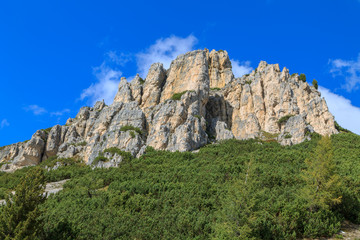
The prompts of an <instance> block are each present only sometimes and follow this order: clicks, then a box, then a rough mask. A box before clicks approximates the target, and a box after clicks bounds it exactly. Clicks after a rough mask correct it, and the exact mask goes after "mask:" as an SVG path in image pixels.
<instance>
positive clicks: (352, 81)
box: [329, 54, 360, 92]
mask: <svg viewBox="0 0 360 240" xmlns="http://www.w3.org/2000/svg"><path fill="white" fill-rule="evenodd" d="M329 63H330V64H331V65H332V67H331V69H330V72H331V73H333V74H334V75H341V76H344V77H345V81H346V83H345V85H343V87H344V88H345V89H346V90H347V91H348V92H351V91H353V90H357V89H359V85H360V54H359V55H358V58H357V60H355V61H354V60H342V59H335V60H330V61H329Z"/></svg>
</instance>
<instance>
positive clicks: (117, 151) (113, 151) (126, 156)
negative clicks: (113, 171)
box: [104, 147, 133, 161]
mask: <svg viewBox="0 0 360 240" xmlns="http://www.w3.org/2000/svg"><path fill="white" fill-rule="evenodd" d="M105 152H107V153H111V154H112V155H114V154H117V155H119V156H122V157H123V160H125V161H130V160H131V159H133V156H132V155H131V153H129V152H125V151H122V150H120V149H118V148H116V147H112V148H107V149H105V150H104V153H105Z"/></svg>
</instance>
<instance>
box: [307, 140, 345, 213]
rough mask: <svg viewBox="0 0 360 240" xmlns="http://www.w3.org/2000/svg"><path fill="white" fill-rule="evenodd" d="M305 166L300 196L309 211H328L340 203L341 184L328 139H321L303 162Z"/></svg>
mask: <svg viewBox="0 0 360 240" xmlns="http://www.w3.org/2000/svg"><path fill="white" fill-rule="evenodd" d="M305 165H306V169H305V170H304V171H303V175H302V177H303V178H304V180H305V182H306V185H305V187H304V188H303V194H302V196H303V197H305V198H306V200H307V202H308V204H309V209H310V211H311V212H314V211H318V210H319V209H321V208H323V209H329V208H330V207H332V206H334V205H336V204H339V203H341V198H342V197H341V195H340V193H339V192H340V187H341V182H340V177H339V175H338V174H336V173H335V168H336V165H335V164H334V163H333V148H332V144H331V139H330V137H328V136H325V137H322V138H321V140H320V141H319V143H318V145H317V147H316V148H315V150H314V152H313V153H312V154H311V155H310V157H309V158H307V159H306V160H305Z"/></svg>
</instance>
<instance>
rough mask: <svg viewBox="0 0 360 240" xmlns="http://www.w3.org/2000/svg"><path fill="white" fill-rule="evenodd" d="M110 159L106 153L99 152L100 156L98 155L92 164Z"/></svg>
mask: <svg viewBox="0 0 360 240" xmlns="http://www.w3.org/2000/svg"><path fill="white" fill-rule="evenodd" d="M108 161H109V159H107V158H106V157H104V154H103V153H102V152H100V153H99V156H97V157H96V158H95V159H94V161H92V163H91V164H92V165H96V164H98V163H99V162H108Z"/></svg>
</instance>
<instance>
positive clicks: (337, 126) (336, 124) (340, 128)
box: [335, 121, 350, 133]
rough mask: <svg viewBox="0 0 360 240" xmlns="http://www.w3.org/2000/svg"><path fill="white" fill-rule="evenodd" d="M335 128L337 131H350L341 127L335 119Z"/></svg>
mask: <svg viewBox="0 0 360 240" xmlns="http://www.w3.org/2000/svg"><path fill="white" fill-rule="evenodd" d="M335 128H336V130H338V131H339V132H347V133H350V131H349V130H347V129H345V128H343V127H341V126H340V125H339V124H338V123H337V122H336V121H335Z"/></svg>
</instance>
